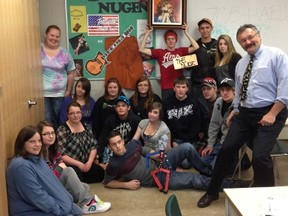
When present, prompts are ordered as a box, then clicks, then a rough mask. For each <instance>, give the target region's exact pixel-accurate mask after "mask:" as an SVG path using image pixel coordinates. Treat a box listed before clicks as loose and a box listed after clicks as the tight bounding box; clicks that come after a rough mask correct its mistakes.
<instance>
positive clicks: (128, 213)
mask: <svg viewBox="0 0 288 216" xmlns="http://www.w3.org/2000/svg"><path fill="white" fill-rule="evenodd" d="M276 164H277V167H278V170H279V174H280V175H279V178H277V177H275V179H276V185H277V186H284V185H288V172H287V168H288V157H281V158H277V159H276ZM252 174H253V171H252V169H249V170H248V171H243V172H242V178H243V179H249V178H251V177H252ZM90 187H91V193H96V194H97V195H99V197H100V198H101V199H103V200H104V201H110V202H111V203H112V209H111V210H109V211H108V212H106V213H103V214H102V215H105V216H138V215H139V216H148V215H149V216H164V215H165V209H164V208H165V203H166V201H167V199H168V196H169V195H170V194H173V193H174V194H176V196H177V199H178V201H179V204H180V208H181V211H182V215H183V216H190V215H193V216H222V215H225V209H224V205H225V202H224V201H225V198H224V194H223V193H221V194H220V199H219V200H217V201H215V202H213V203H212V205H211V206H210V207H208V208H204V209H200V208H198V207H197V206H196V204H197V202H198V200H199V198H200V197H201V196H202V195H203V193H204V192H203V191H196V190H193V189H189V190H177V191H176V190H175V191H172V190H170V191H169V192H168V194H167V195H165V194H163V193H160V192H159V191H158V190H157V188H141V189H140V190H137V191H129V190H122V189H107V188H104V187H103V185H102V184H91V185H90Z"/></svg>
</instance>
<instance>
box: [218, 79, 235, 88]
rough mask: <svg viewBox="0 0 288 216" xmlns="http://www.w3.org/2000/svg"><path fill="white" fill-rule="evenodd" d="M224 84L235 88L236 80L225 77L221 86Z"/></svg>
mask: <svg viewBox="0 0 288 216" xmlns="http://www.w3.org/2000/svg"><path fill="white" fill-rule="evenodd" d="M222 86H230V87H232V88H235V82H234V80H233V79H231V78H225V79H223V80H222V81H221V82H220V85H219V88H220V87H222Z"/></svg>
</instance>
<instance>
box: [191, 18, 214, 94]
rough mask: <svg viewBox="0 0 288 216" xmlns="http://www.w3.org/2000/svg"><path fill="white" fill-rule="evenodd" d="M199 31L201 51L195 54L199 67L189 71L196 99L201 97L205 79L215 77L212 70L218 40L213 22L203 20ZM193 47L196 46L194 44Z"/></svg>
mask: <svg viewBox="0 0 288 216" xmlns="http://www.w3.org/2000/svg"><path fill="white" fill-rule="evenodd" d="M198 31H199V32H200V34H201V38H199V39H198V40H197V44H198V46H199V49H198V50H196V51H195V52H194V53H195V54H196V56H197V61H198V65H197V66H195V67H192V68H191V69H189V71H190V76H191V84H192V90H191V92H192V94H193V96H194V97H195V98H198V97H199V96H200V95H201V84H202V80H203V79H204V78H205V77H213V76H212V75H213V74H212V69H213V67H214V65H215V53H216V44H217V40H216V39H215V38H212V36H211V33H212V31H213V25H212V21H211V20H210V19H209V18H203V19H201V20H200V21H199V22H198ZM192 46H194V45H193V44H192Z"/></svg>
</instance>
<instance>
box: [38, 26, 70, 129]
mask: <svg viewBox="0 0 288 216" xmlns="http://www.w3.org/2000/svg"><path fill="white" fill-rule="evenodd" d="M60 37H61V31H60V28H59V27H58V26H56V25H51V26H48V27H47V29H46V34H45V40H44V42H43V43H42V44H41V58H42V75H43V83H44V105H45V119H46V120H47V121H49V122H51V123H52V124H53V125H54V126H55V128H57V126H58V125H59V111H60V107H61V104H62V101H63V98H64V97H65V96H69V95H70V94H71V91H72V88H73V82H74V76H75V65H74V61H73V59H72V56H71V55H70V53H69V52H68V50H66V49H64V48H63V47H61V46H60Z"/></svg>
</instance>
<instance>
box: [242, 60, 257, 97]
mask: <svg viewBox="0 0 288 216" xmlns="http://www.w3.org/2000/svg"><path fill="white" fill-rule="evenodd" d="M254 58H255V56H254V55H251V56H250V61H249V63H248V65H247V68H246V70H245V73H244V75H243V80H242V86H241V91H240V101H244V100H245V99H246V96H247V88H248V83H249V80H250V76H251V71H252V67H253V62H254Z"/></svg>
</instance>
